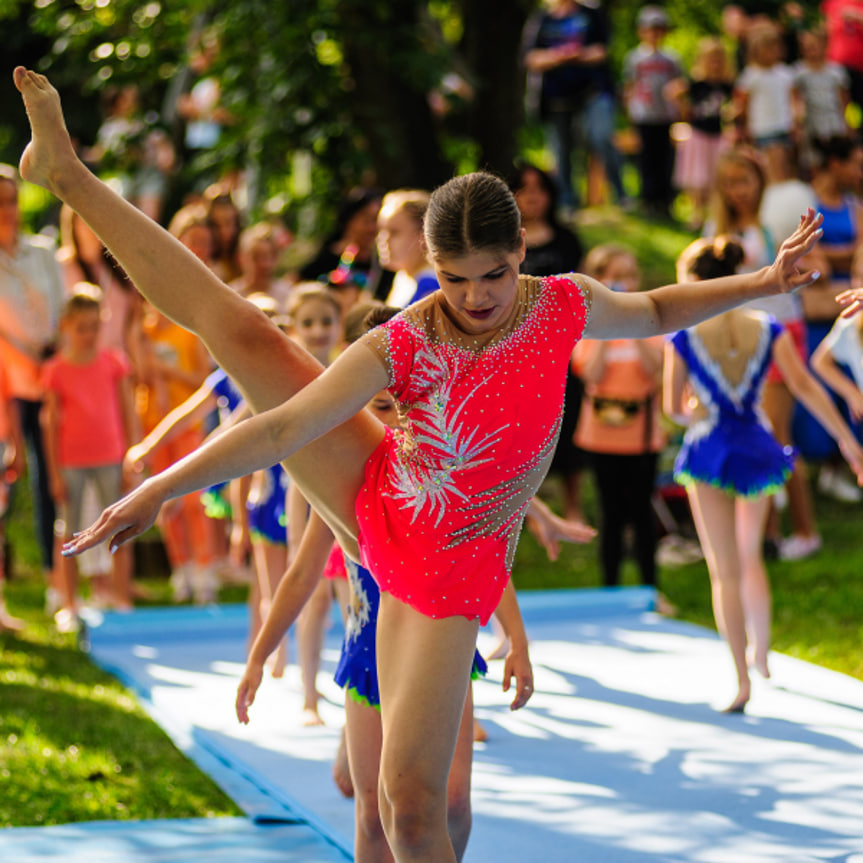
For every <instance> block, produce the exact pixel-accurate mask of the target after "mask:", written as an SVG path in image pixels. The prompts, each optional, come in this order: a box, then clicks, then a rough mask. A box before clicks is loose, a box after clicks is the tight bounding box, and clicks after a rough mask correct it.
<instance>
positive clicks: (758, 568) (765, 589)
mask: <svg viewBox="0 0 863 863" xmlns="http://www.w3.org/2000/svg"><path fill="white" fill-rule="evenodd" d="M769 506H770V498H769V497H759V498H755V499H740V500H738V501H737V519H736V521H737V548H738V550H739V552H740V563H741V590H742V596H743V611H744V616H745V619H746V632H747V636H748V641H749V650H748V651H747V659H748V661H749V664H750V665H751V666H752V667H753V668H755V670H756V671H757V672H758V673H759V674H760V675H761V676H762V677H770V671H769V669H768V667H767V654H768V652H769V650H770V619H771V601H770V582H769V581H768V578H767V568H766V567H765V566H764V555H763V552H762V549H763V540H764V526H765V524H766V522H767V512H768V509H769Z"/></svg>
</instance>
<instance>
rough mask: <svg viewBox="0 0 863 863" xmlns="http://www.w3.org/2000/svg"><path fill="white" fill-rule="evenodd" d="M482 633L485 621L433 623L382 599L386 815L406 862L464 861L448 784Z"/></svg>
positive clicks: (382, 790)
mask: <svg viewBox="0 0 863 863" xmlns="http://www.w3.org/2000/svg"><path fill="white" fill-rule="evenodd" d="M478 628H479V625H478V621H476V620H472V621H471V620H467V619H466V618H464V617H447V618H443V619H440V620H432V619H431V618H428V617H425V616H424V615H422V614H420V613H419V612H417V611H414V610H413V609H412V608H410V607H409V606H407V605H404V604H403V603H401V602H399V601H398V600H397V599H394V598H393V597H392V596H391V595H389V594H386V593H384V594H382V595H381V605H380V613H379V616H378V630H377V653H378V657H377V658H378V679H379V683H380V692H381V720H382V723H383V750H382V753H381V782H380V808H381V821H382V823H383V825H384V830H385V832H386V834H387V838H388V840H389V844H390V848H391V849H392V851H393V854H394V856H395V859H396V860H397V861H399V863H408V861H435V863H455V861H456V855H455V852H454V850H453V845H452V841H451V840H450V837H449V833H448V829H447V781H448V776H449V771H450V765H451V763H452V760H453V753H454V751H455V747H456V740H457V738H458V730H459V726H460V724H461V720H462V715H463V713H464V704H465V698H466V697H467V690H468V685H469V681H470V669H471V664H472V662H473V653H474V650H475V648H476V634H477V630H478ZM405 669H408V673H405Z"/></svg>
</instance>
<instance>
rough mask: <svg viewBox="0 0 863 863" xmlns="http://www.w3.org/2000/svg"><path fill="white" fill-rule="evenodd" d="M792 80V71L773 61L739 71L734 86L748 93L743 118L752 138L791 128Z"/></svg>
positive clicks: (783, 64)
mask: <svg viewBox="0 0 863 863" xmlns="http://www.w3.org/2000/svg"><path fill="white" fill-rule="evenodd" d="M793 84H794V73H793V72H792V71H791V67H790V66H786V65H785V63H776V64H775V65H774V66H771V67H770V68H769V69H764V68H762V67H761V66H747V67H746V68H745V69H744V70H743V72H741V74H740V77H739V78H738V79H737V84H736V87H737V89H738V90H741V91H742V92H744V93H746V94H747V95H748V96H749V106H748V108H747V111H746V119H747V124H748V126H749V132H750V134H751V135H752V137H753V138H763V137H765V136H767V135H778V134H786V133H788V132H790V131H791V129H792V126H793V125H794V122H793V115H792V112H791V88H792V86H793Z"/></svg>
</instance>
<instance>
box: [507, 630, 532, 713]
mask: <svg viewBox="0 0 863 863" xmlns="http://www.w3.org/2000/svg"><path fill="white" fill-rule="evenodd" d="M513 678H514V679H515V698H513V700H512V704H510V706H509V709H510V710H518V709H519V708H521V707H524V705H525V704H527V702H528V701H529V700H530V696H531V695H533V667H532V666H531V664H530V657H529V656H528V653H527V646H525V647H524V649H521V650H519V649H516V648H510V651H509V653H507V655H506V659H505V660H504V663H503V691H504V692H509V688H510V685H511V684H512V681H513Z"/></svg>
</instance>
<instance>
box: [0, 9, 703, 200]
mask: <svg viewBox="0 0 863 863" xmlns="http://www.w3.org/2000/svg"><path fill="white" fill-rule="evenodd" d="M608 4H609V7H610V9H611V13H612V20H613V24H614V31H613V32H614V33H615V34H616V35H615V38H614V42H613V45H612V56H613V58H614V59H615V62H617V63H619V61H620V59H621V58H622V56H623V53H624V52H625V51H626V50H628V48H630V47H631V46H632V44H634V41H635V26H634V21H635V16H636V14H637V10H638V8H639V6H640V5H641V3H639V2H635V0H608ZM536 6H537V0H290V2H287V3H273V2H271V0H183V2H182V3H180V2H177V0H0V21H2V22H3V26H4V31H6V30H7V29H8V30H9V31H10V33H11V35H10V38H8V39H7V38H6V37H5V35H4V47H6V48H7V50H8V52H9V53H10V54H11V57H10V59H11V60H12V62H13V63H17V62H25V63H28V64H31V65H35V66H36V67H37V68H39V69H41V70H43V71H45V72H47V73H48V74H49V75H50V76H51V78H52V80H53V81H54V82H55V83H56V84H57V85H58V86H59V88H60V89H61V93H62V95H63V98H64V103H65V105H66V110H67V116H68V120H69V124H70V129H71V131H72V132H73V134H74V135H75V136H76V137H77V138H78V139H79V140H80V141H82V143H90V142H92V140H93V137H94V135H95V131H96V129H97V127H98V124H99V113H98V110H99V107H98V95H99V93H100V92H101V91H102V90H104V88H105V87H106V86H107V85H108V84H111V83H114V84H125V83H130V82H134V83H136V84H138V86H139V88H140V90H141V96H142V103H143V106H144V108H145V110H147V111H149V112H150V113H151V114H152V115H153V116H156V115H158V117H159V118H160V119H161V122H163V123H164V124H165V125H166V126H167V127H168V129H169V131H171V132H172V133H173V135H174V137H175V139H176V140H180V139H181V132H182V129H181V125H180V123H179V121H178V118H177V117H176V113H175V111H174V110H173V105H174V104H175V101H176V96H177V94H178V93H179V92H181V91H183V90H184V89H187V88H188V87H189V86H190V84H191V83H192V81H193V76H192V74H191V73H190V70H189V66H188V63H189V57H190V52H191V51H192V50H193V47H194V44H195V42H196V41H197V40H199V39H200V37H201V36H202V34H205V33H206V34H208V35H212V34H215V35H216V36H217V38H218V40H219V44H220V51H219V55H218V59H217V61H216V66H215V67H214V69H213V70H212V71H213V74H215V75H217V76H218V78H219V80H220V83H221V87H222V93H223V100H224V105H225V107H226V108H227V109H228V110H229V111H230V113H231V114H232V116H233V118H234V122H233V123H232V124H231V125H230V126H229V127H227V128H226V129H225V131H224V135H223V138H224V140H223V144H220V146H219V148H218V152H216V153H214V154H212V156H211V158H212V159H213V160H214V161H215V162H216V163H217V164H215V165H214V166H213V167H217V168H223V167H228V166H236V165H243V166H244V167H250V168H251V169H252V170H251V174H252V176H253V177H254V178H255V189H256V190H257V192H258V198H259V201H264V200H267V199H273V198H274V199H275V200H276V201H279V202H283V201H288V200H291V201H296V200H297V198H298V197H299V198H300V200H301V199H302V197H303V195H305V194H306V193H307V191H308V189H309V187H311V188H314V191H315V197H316V198H317V199H319V200H324V201H327V200H332V199H334V198H335V197H336V196H338V195H339V194H341V192H342V191H343V190H344V189H346V188H347V187H349V186H351V185H354V184H357V183H360V182H371V183H376V184H378V185H381V186H383V187H388V188H392V187H396V186H406V185H407V186H422V187H427V188H428V187H432V186H434V185H436V184H437V183H439V182H441V181H443V180H445V179H446V178H447V177H449V176H451V174H452V172H453V171H454V170H460V169H464V168H470V167H479V166H481V167H488V168H491V169H493V170H499V171H503V170H506V169H507V168H508V167H509V166H510V165H511V163H512V159H513V158H514V157H515V156H516V155H517V142H518V132H519V129H520V127H521V126H522V124H523V114H522V95H523V84H524V74H523V70H522V68H521V66H520V62H519V51H520V40H521V32H522V28H523V25H524V22H525V20H526V18H527V16H528V15H529V14H530V13H531V11H533V9H534V8H536ZM667 6H668V8H669V11H670V13H671V15H672V18H673V19H674V20H676V21H680V22H689V24H691V25H692V28H697V29H699V30H701V31H705V30H709V29H711V28H714V27H715V25H716V22H717V18H718V14H719V7H718V5H715V4H695V5H693V4H688V3H686V2H685V0H668V3H667ZM692 28H690V29H692ZM687 32H688V31H687ZM678 41H680V40H679V39H678ZM453 71H457V72H458V73H459V75H460V76H461V77H462V78H463V79H464V80H466V81H467V82H468V83H469V84H470V85H471V87H472V88H473V93H474V95H473V98H472V99H460V98H458V97H454V98H452V99H451V100H450V105H451V107H452V108H453V110H451V111H450V112H449V113H448V114H447V115H446V116H443V117H441V116H438V115H437V114H435V113H434V112H433V111H432V110H431V108H430V104H429V98H428V97H429V94H430V93H431V92H432V91H434V90H435V89H436V88H437V87H439V85H440V84H441V82H442V81H444V80H445V76H447V75H448V74H449V73H451V72H453ZM9 89H10V90H11V88H9ZM14 98H15V94H14V93H10V92H9V91H8V90H7V89H5V88H4V90H3V96H2V101H0V108H3V109H8V110H4V115H5V116H7V117H12V118H18V119H17V120H16V121H15V125H13V127H12V128H9V129H7V131H6V132H5V137H0V147H2V148H3V157H4V158H5V159H12V158H14V155H15V154H16V153H17V152H18V151H19V150H20V146H21V145H22V144H23V136H24V134H25V128H24V127H23V114H22V112H21V111H20V108H18V107H16V106H13V104H12V100H13V99H14ZM309 165H311V176H310V177H301V176H298V166H303V170H302V171H301V172H299V173H303V172H306V171H307V166H309ZM193 167H198V168H199V167H200V165H198V166H193ZM309 179H310V180H311V183H309V182H308V180H309Z"/></svg>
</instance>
